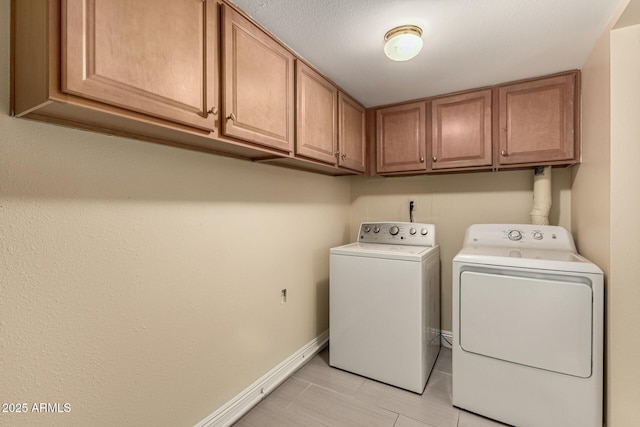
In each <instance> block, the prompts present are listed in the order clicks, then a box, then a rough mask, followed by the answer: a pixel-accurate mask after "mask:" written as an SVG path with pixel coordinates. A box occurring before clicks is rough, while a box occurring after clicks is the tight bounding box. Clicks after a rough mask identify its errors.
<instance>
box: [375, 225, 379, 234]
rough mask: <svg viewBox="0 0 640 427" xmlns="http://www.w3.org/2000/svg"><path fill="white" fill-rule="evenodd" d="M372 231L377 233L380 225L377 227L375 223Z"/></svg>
mask: <svg viewBox="0 0 640 427" xmlns="http://www.w3.org/2000/svg"><path fill="white" fill-rule="evenodd" d="M373 232H374V233H379V232H380V227H378V226H377V225H376V226H375V227H373Z"/></svg>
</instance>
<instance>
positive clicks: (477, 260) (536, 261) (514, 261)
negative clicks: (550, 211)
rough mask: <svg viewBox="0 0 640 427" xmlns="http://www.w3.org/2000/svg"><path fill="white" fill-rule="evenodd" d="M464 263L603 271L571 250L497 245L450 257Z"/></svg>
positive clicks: (579, 271) (468, 248)
mask: <svg viewBox="0 0 640 427" xmlns="http://www.w3.org/2000/svg"><path fill="white" fill-rule="evenodd" d="M453 261H454V262H461V263H465V264H482V265H494V266H498V267H500V266H504V267H520V268H536V269H540V270H556V271H572V272H577V273H593V274H603V272H602V270H600V268H598V266H596V265H595V264H593V263H592V262H590V261H589V260H587V259H586V258H584V257H582V256H580V255H578V254H576V253H575V252H572V251H556V250H544V249H526V248H520V249H519V248H513V247H499V246H467V247H464V248H462V250H461V251H460V252H459V253H458V255H456V257H455V258H454V259H453Z"/></svg>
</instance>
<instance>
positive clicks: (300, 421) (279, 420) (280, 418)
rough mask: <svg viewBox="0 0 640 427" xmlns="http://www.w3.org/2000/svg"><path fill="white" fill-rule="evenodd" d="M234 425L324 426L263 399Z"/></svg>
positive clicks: (247, 426)
mask: <svg viewBox="0 0 640 427" xmlns="http://www.w3.org/2000/svg"><path fill="white" fill-rule="evenodd" d="M234 427H326V424H322V423H320V422H317V421H315V420H313V419H308V418H306V417H304V416H300V415H298V414H296V413H295V412H291V411H287V410H286V409H283V408H281V407H279V406H277V405H275V404H273V402H268V401H263V402H261V403H260V404H259V405H258V406H256V407H255V408H254V409H252V410H251V411H250V412H249V413H248V414H246V415H245V416H244V417H242V418H241V419H240V420H239V421H238V422H237V423H236V424H234Z"/></svg>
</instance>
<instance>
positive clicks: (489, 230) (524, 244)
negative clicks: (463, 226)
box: [463, 224, 576, 252]
mask: <svg viewBox="0 0 640 427" xmlns="http://www.w3.org/2000/svg"><path fill="white" fill-rule="evenodd" d="M463 246H502V247H515V248H529V249H551V250H559V251H570V252H575V251H576V249H575V245H574V243H573V238H572V236H571V234H569V232H568V231H567V230H565V229H564V228H562V227H557V226H552V225H531V224H475V225H472V226H470V227H469V228H468V229H467V232H466V235H465V239H464V245H463Z"/></svg>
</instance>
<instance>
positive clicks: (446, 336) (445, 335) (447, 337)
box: [440, 330, 453, 349]
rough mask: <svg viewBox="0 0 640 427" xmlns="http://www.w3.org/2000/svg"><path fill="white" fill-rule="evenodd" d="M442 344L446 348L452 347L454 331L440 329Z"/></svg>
mask: <svg viewBox="0 0 640 427" xmlns="http://www.w3.org/2000/svg"><path fill="white" fill-rule="evenodd" d="M440 344H442V346H443V347H446V348H449V349H450V348H451V345H452V344H453V332H451V331H445V330H441V331H440Z"/></svg>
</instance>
